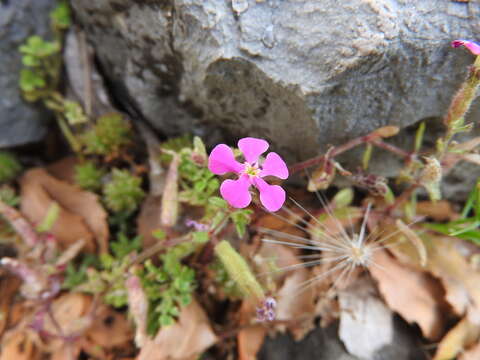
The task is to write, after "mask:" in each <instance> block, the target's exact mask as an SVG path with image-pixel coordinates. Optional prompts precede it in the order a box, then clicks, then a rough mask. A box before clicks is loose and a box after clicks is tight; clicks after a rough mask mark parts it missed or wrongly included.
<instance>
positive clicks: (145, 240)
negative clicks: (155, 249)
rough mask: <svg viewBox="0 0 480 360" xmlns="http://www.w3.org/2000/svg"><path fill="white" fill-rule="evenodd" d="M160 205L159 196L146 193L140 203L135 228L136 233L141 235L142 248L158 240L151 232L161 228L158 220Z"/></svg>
mask: <svg viewBox="0 0 480 360" xmlns="http://www.w3.org/2000/svg"><path fill="white" fill-rule="evenodd" d="M161 207H162V198H161V196H152V195H148V196H147V197H146V199H145V200H144V201H143V203H142V207H141V210H140V215H139V216H138V218H137V228H138V234H139V235H140V236H141V237H142V246H143V248H144V249H147V248H149V247H150V246H152V245H154V244H156V243H157V242H158V239H156V238H155V237H154V236H153V235H152V232H153V231H154V230H157V229H161V228H162V224H161V221H160V214H161V211H160V209H161Z"/></svg>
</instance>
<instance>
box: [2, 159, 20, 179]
mask: <svg viewBox="0 0 480 360" xmlns="http://www.w3.org/2000/svg"><path fill="white" fill-rule="evenodd" d="M21 170H22V165H20V162H19V161H18V160H17V158H16V157H15V156H14V155H13V154H12V153H9V152H7V151H0V183H2V182H8V181H10V180H13V179H14V178H15V176H17V175H18V173H19V172H20V171H21Z"/></svg>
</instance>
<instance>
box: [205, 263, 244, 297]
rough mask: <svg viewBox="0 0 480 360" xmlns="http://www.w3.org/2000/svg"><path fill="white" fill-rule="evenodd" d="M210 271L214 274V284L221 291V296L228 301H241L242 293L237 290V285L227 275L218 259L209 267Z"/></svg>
mask: <svg viewBox="0 0 480 360" xmlns="http://www.w3.org/2000/svg"><path fill="white" fill-rule="evenodd" d="M210 269H211V270H212V271H213V272H214V274H215V277H214V279H215V283H216V284H217V286H218V287H219V288H220V289H221V291H223V294H224V295H225V296H227V297H228V298H230V299H241V298H242V297H243V294H242V292H241V291H240V289H239V288H238V285H237V283H236V282H235V280H233V279H232V277H231V276H230V275H229V274H228V271H227V269H225V266H224V265H223V264H222V262H221V261H219V260H218V259H217V260H216V261H214V262H213V263H212V264H211V265H210Z"/></svg>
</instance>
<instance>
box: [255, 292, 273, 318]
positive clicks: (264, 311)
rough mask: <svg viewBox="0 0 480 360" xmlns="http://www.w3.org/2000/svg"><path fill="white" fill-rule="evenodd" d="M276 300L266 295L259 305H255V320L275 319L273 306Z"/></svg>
mask: <svg viewBox="0 0 480 360" xmlns="http://www.w3.org/2000/svg"><path fill="white" fill-rule="evenodd" d="M276 307H277V302H276V301H275V299H274V298H272V297H270V296H269V297H267V298H265V299H264V300H263V301H262V304H261V306H258V307H257V309H256V310H257V320H258V321H259V322H265V321H273V320H275V317H276V313H275V308H276Z"/></svg>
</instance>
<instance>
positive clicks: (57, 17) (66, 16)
mask: <svg viewBox="0 0 480 360" xmlns="http://www.w3.org/2000/svg"><path fill="white" fill-rule="evenodd" d="M50 19H51V20H52V23H53V26H54V27H55V28H57V29H60V30H65V29H68V28H69V27H70V24H71V22H72V21H71V15H70V7H69V5H68V2H67V1H62V2H60V3H59V4H58V5H57V7H56V8H55V9H54V10H53V11H52V12H51V13H50Z"/></svg>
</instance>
